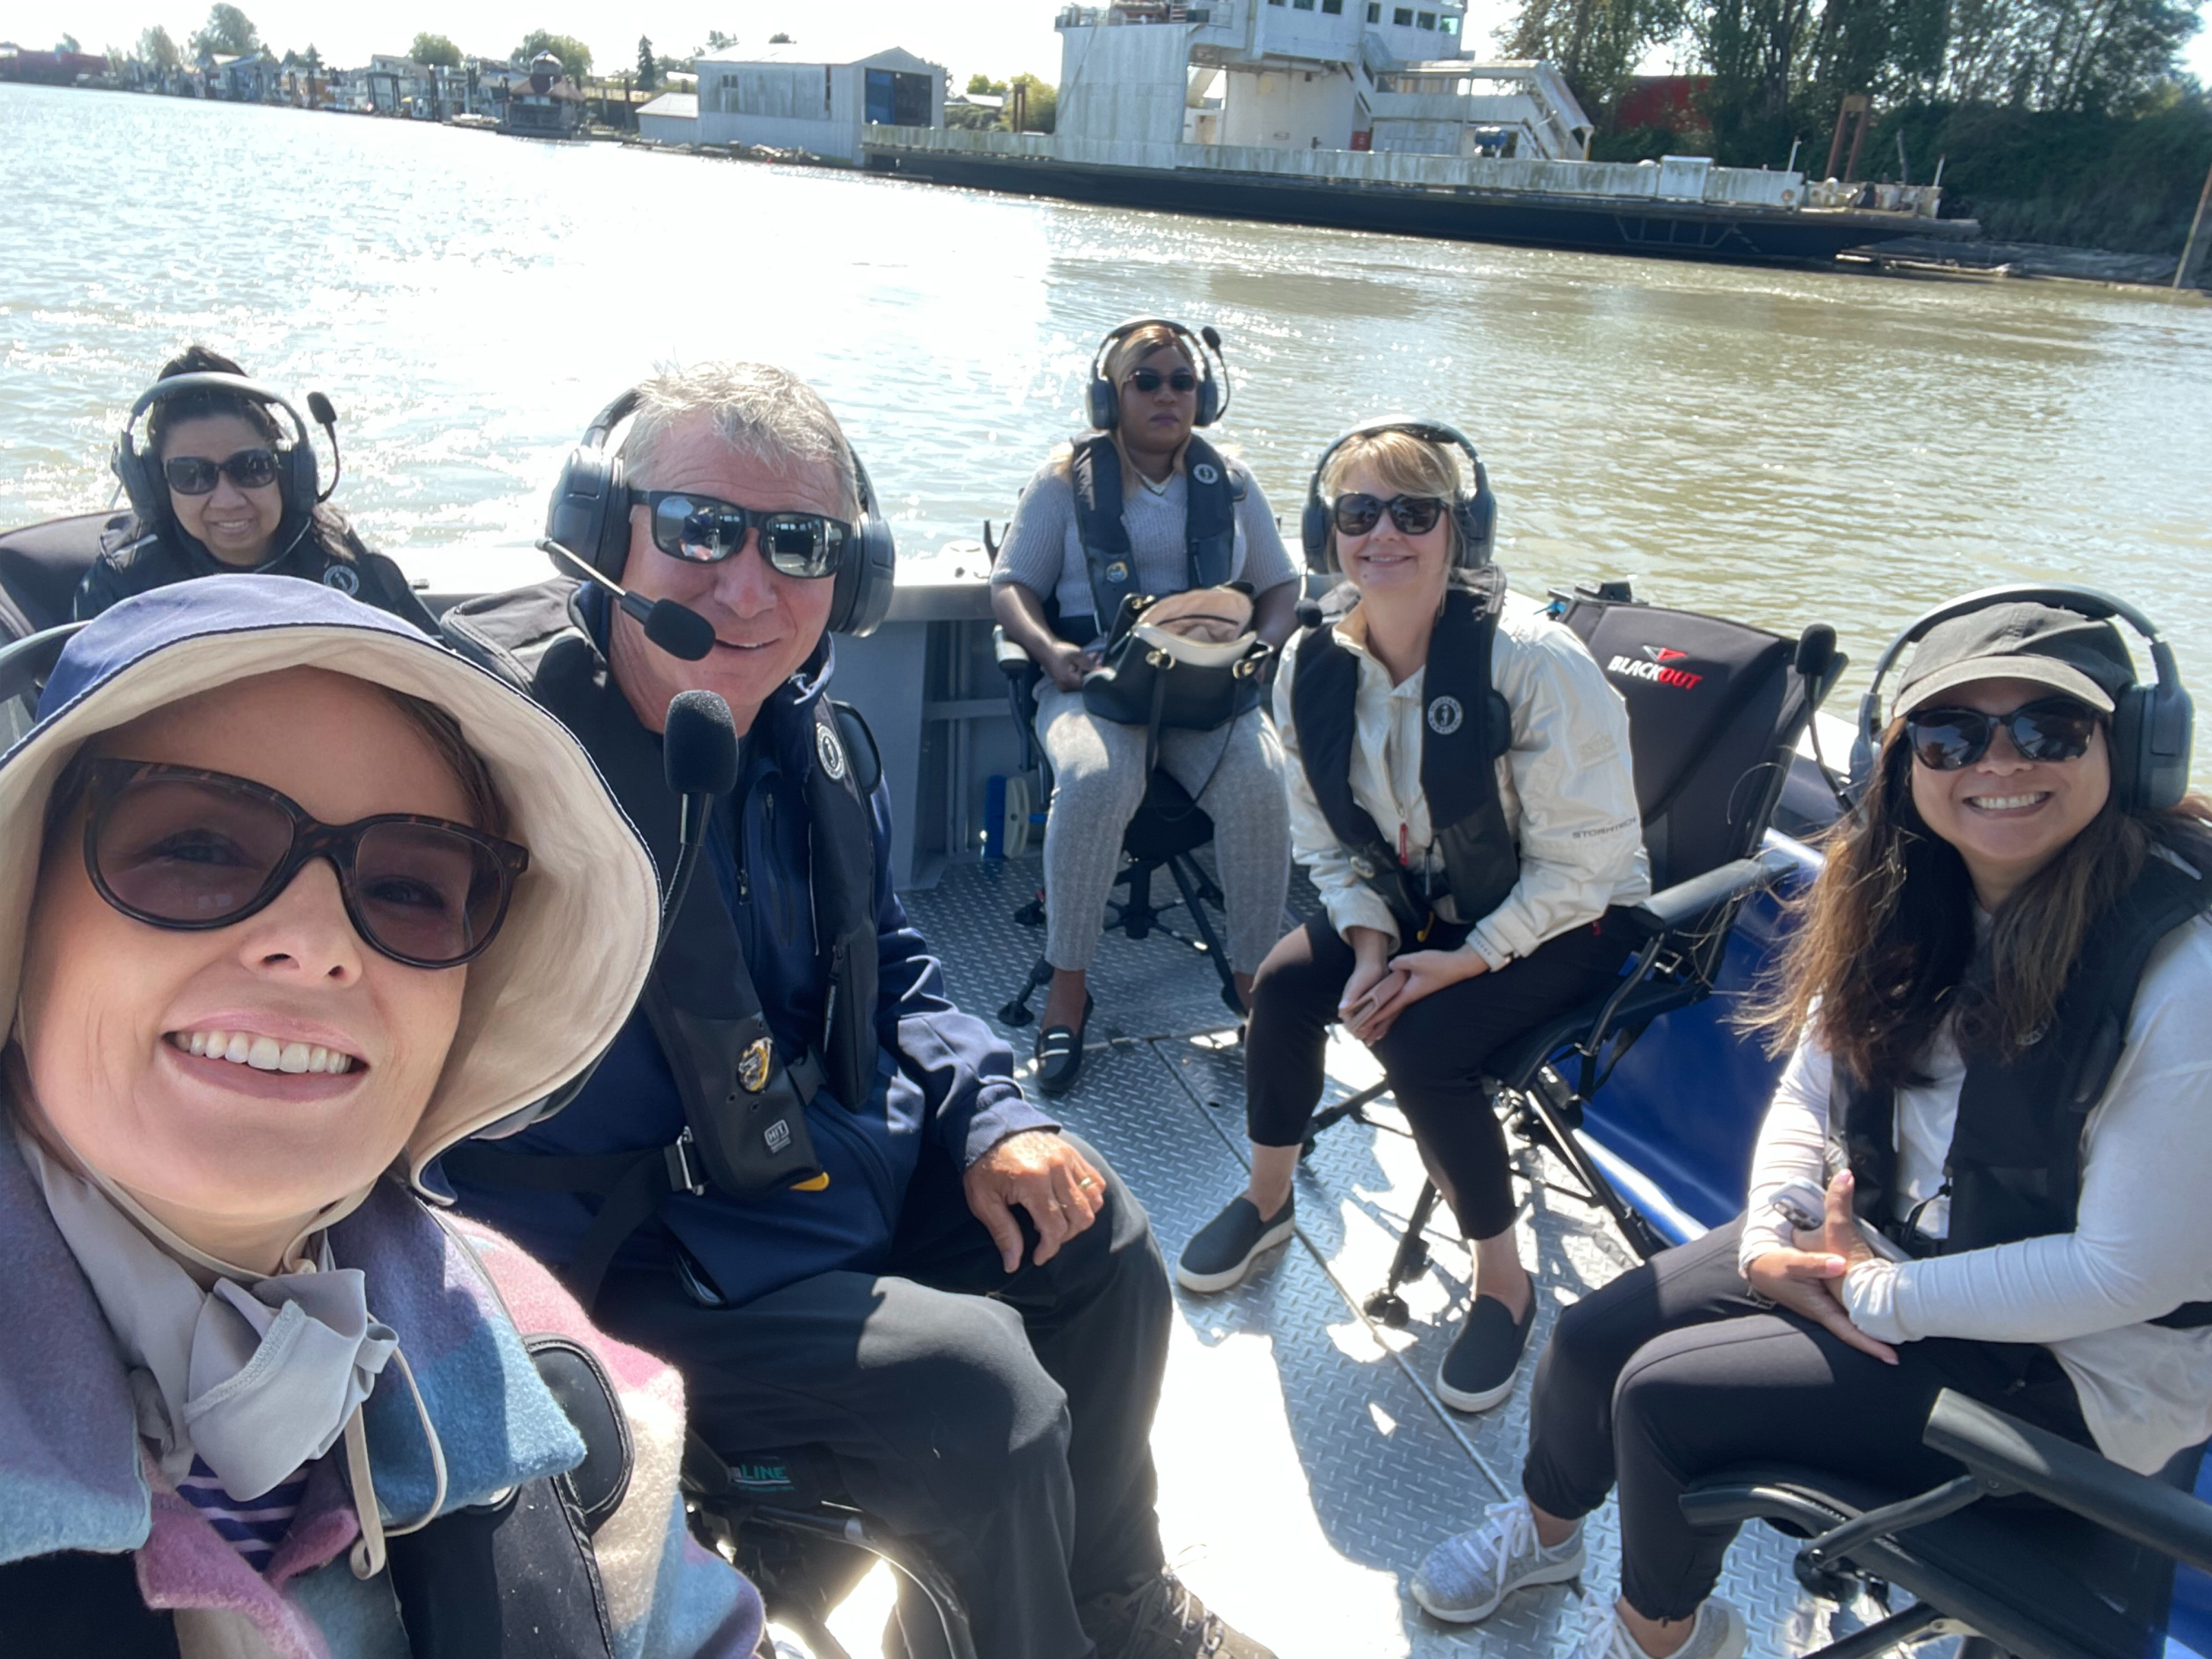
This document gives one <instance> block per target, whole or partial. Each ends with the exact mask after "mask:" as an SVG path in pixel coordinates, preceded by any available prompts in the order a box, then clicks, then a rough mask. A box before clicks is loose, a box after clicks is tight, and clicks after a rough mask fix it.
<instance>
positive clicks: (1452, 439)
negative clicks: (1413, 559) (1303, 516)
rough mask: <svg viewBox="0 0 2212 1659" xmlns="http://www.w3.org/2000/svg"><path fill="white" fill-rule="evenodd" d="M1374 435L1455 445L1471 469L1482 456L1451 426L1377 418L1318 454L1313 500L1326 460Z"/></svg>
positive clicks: (1343, 434) (1395, 417) (1409, 418)
mask: <svg viewBox="0 0 2212 1659" xmlns="http://www.w3.org/2000/svg"><path fill="white" fill-rule="evenodd" d="M1377 432H1402V433H1404V434H1405V435H1407V437H1409V438H1419V440H1420V441H1422V442H1423V443H1425V444H1436V445H1439V446H1441V445H1443V444H1453V445H1456V446H1457V447H1459V448H1460V449H1461V450H1462V451H1463V452H1465V453H1466V455H1467V459H1468V465H1469V467H1470V468H1471V469H1474V468H1480V466H1481V465H1482V457H1481V456H1480V454H1478V453H1476V452H1475V447H1474V440H1472V439H1471V438H1469V437H1468V435H1467V434H1465V433H1464V432H1462V431H1461V430H1460V429H1459V428H1457V427H1455V426H1448V425H1446V424H1445V423H1444V422H1442V421H1422V420H1416V419H1414V418H1413V416H1409V415H1378V416H1376V417H1375V418H1374V419H1373V420H1369V421H1362V422H1360V423H1359V424H1358V426H1355V427H1352V428H1347V429H1346V430H1345V431H1342V432H1340V433H1338V434H1337V435H1336V436H1335V437H1334V438H1333V439H1331V440H1330V441H1329V446H1328V448H1327V449H1324V450H1322V453H1321V459H1320V460H1318V461H1316V463H1315V464H1314V470H1313V485H1312V489H1313V491H1314V493H1315V494H1316V499H1318V492H1319V491H1320V489H1321V479H1322V474H1323V473H1324V472H1326V471H1328V463H1329V458H1330V457H1331V456H1333V455H1334V454H1335V453H1336V452H1337V451H1338V450H1340V449H1341V448H1343V447H1345V445H1346V444H1348V443H1350V442H1351V441H1352V440H1353V439H1354V438H1365V437H1370V436H1372V435H1374V434H1376V433H1377ZM1469 482H1470V483H1472V482H1473V480H1471V479H1470V480H1469ZM1460 493H1461V494H1462V495H1472V494H1473V493H1474V492H1473V490H1471V489H1466V490H1462V491H1461V492H1460Z"/></svg>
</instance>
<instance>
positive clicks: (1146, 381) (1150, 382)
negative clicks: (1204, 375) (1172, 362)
mask: <svg viewBox="0 0 2212 1659" xmlns="http://www.w3.org/2000/svg"><path fill="white" fill-rule="evenodd" d="M1129 384H1130V385H1131V386H1134V387H1135V388H1136V389H1137V390H1138V391H1139V392H1158V390H1159V389H1160V388H1161V387H1162V386H1166V387H1167V388H1168V389H1169V390H1170V391H1171V392H1195V391H1197V390H1198V376H1197V375H1195V374H1192V373H1191V372H1190V371H1189V370H1188V369H1187V368H1178V369H1173V370H1171V371H1170V372H1169V373H1168V374H1161V373H1160V372H1159V370H1158V369H1157V368H1139V369H1133V370H1131V371H1130V374H1129Z"/></svg>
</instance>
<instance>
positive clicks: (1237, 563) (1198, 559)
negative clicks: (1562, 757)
mask: <svg viewBox="0 0 2212 1659" xmlns="http://www.w3.org/2000/svg"><path fill="white" fill-rule="evenodd" d="M1198 355H1199V349H1198V347H1197V346H1196V345H1195V344H1194V343H1193V340H1192V337H1190V336H1189V335H1188V333H1186V332H1184V331H1181V330H1179V329H1178V328H1176V327H1175V326H1173V325H1170V324H1168V323H1165V322H1162V321H1150V322H1146V323H1142V324H1139V325H1124V326H1123V328H1122V329H1121V330H1117V331H1115V335H1112V336H1109V343H1108V344H1107V345H1106V346H1105V347H1104V348H1103V364H1102V366H1101V367H1100V368H1099V369H1098V371H1097V380H1096V381H1094V384H1093V386H1092V387H1091V400H1090V401H1091V418H1092V420H1093V421H1094V422H1097V424H1098V426H1099V427H1100V428H1101V429H1100V430H1098V431H1096V432H1093V433H1092V434H1091V435H1089V436H1088V437H1085V438H1083V439H1080V440H1079V441H1077V442H1076V443H1075V444H1074V445H1073V446H1072V447H1063V448H1062V449H1061V450H1060V452H1059V453H1056V454H1054V456H1053V457H1052V458H1051V459H1049V460H1048V461H1047V462H1046V463H1045V464H1044V465H1043V466H1042V468H1040V469H1039V470H1038V471H1037V474H1036V477H1034V478H1032V479H1031V480H1030V484H1029V487H1028V488H1027V489H1025V490H1024V492H1023V494H1022V499H1021V504H1020V506H1019V507H1017V508H1016V509H1015V512H1014V518H1013V522H1012V523H1011V524H1009V525H1008V526H1006V544H1005V546H1004V547H1003V548H1002V549H1001V550H1000V555H999V562H998V566H997V568H995V569H994V571H993V572H992V574H991V583H992V586H991V599H992V611H993V612H994V615H995V616H996V617H998V620H999V623H1000V626H1001V627H1002V628H1004V629H1006V637H1007V638H1008V639H1010V640H1012V641H1013V642H1014V643H1015V644H1017V645H1018V646H1020V647H1022V648H1023V649H1024V651H1026V652H1028V653H1030V656H1031V657H1032V658H1034V659H1036V662H1037V663H1038V665H1040V666H1041V667H1042V669H1043V670H1044V676H1045V683H1043V684H1040V685H1039V686H1038V688H1037V712H1036V731H1037V736H1038V738H1039V740H1040V741H1042V743H1043V744H1044V748H1045V753H1046V755H1047V756H1048V757H1049V758H1050V760H1051V762H1052V769H1053V792H1052V806H1051V811H1050V814H1049V816H1048V817H1047V819H1046V821H1045V832H1044V871H1045V877H1044V884H1045V928H1046V939H1045V960H1046V961H1047V962H1048V963H1050V964H1051V966H1052V969H1053V975H1052V981H1051V984H1050V987H1048V990H1047V992H1046V994H1045V1007H1044V1013H1043V1016H1042V1018H1041V1020H1040V1022H1039V1030H1038V1035H1037V1043H1036V1058H1037V1073H1036V1081H1037V1086H1038V1087H1039V1088H1040V1089H1041V1090H1042V1091H1043V1092H1044V1093H1046V1094H1048V1095H1057V1094H1060V1093H1063V1092H1065V1091H1066V1090H1067V1089H1069V1088H1070V1087H1072V1086H1073V1085H1074V1082H1075V1078H1076V1073H1077V1071H1078V1069H1079V1067H1080V1066H1081V1065H1082V1063H1083V1036H1084V1028H1085V1025H1086V1024H1087V1023H1088V1021H1089V1018H1090V1012H1091V996H1090V993H1089V989H1088V974H1089V970H1090V966H1091V956H1092V954H1093V952H1094V951H1096V950H1097V945H1098V934H1099V930H1100V928H1101V927H1102V926H1103V922H1104V921H1105V914H1106V899H1107V895H1108V894H1109V892H1110V891H1111V890H1113V885H1114V878H1115V875H1116V874H1118V873H1119V872H1120V870H1121V840H1122V836H1123V835H1124V834H1125V833H1126V832H1127V829H1128V827H1129V822H1130V820H1131V819H1132V818H1133V817H1136V815H1137V810H1138V808H1139V806H1141V805H1143V804H1144V798H1145V792H1146V788H1147V787H1149V784H1150V781H1151V780H1150V779H1149V778H1147V777H1146V775H1145V754H1146V728H1145V727H1144V726H1140V725H1131V724H1127V723H1124V722H1121V721H1116V720H1102V719H1100V718H1098V717H1097V715H1094V714H1091V711H1090V710H1089V709H1088V708H1086V707H1085V703H1084V696H1083V681H1084V676H1085V675H1086V674H1087V673H1089V672H1090V671H1091V670H1092V669H1094V668H1096V667H1097V666H1098V665H1099V653H1098V652H1097V649H1096V648H1095V644H1096V642H1097V641H1100V640H1101V638H1102V636H1103V635H1104V634H1105V633H1106V631H1107V630H1108V629H1110V628H1111V627H1112V626H1113V623H1114V617H1112V616H1111V615H1107V616H1099V615H1097V614H1096V612H1097V611H1098V609H1099V606H1100V604H1101V598H1100V595H1101V594H1102V593H1110V587H1109V586H1102V585H1101V574H1102V573H1110V578H1109V580H1118V581H1120V582H1121V584H1122V585H1123V586H1127V587H1128V588H1129V589H1131V590H1132V591H1133V592H1136V593H1139V594H1150V595H1154V596H1161V595H1165V594H1170V593H1180V592H1186V591H1188V590H1189V589H1191V588H1192V587H1194V586H1214V585H1217V584H1219V583H1224V582H1231V581H1241V582H1243V583H1245V584H1247V585H1248V586H1249V587H1250V588H1251V590H1252V592H1253V593H1254V595H1255V599H1256V606H1255V612H1254V616H1253V623H1252V625H1253V629H1254V631H1255V632H1256V633H1257V634H1258V635H1259V636H1260V638H1261V639H1262V640H1263V641H1266V642H1267V645H1268V646H1269V647H1273V648H1276V649H1279V648H1280V647H1281V646H1282V643H1283V641H1285V640H1286V639H1288V638H1289V637H1290V635H1291V629H1293V628H1294V627H1295V626H1296V625H1297V599H1298V583H1297V574H1296V573H1295V572H1294V571H1293V570H1292V569H1291V561H1290V556H1289V555H1288V554H1287V553H1285V551H1284V550H1283V538H1282V537H1281V536H1280V535H1279V533H1277V532H1276V529H1275V520H1274V515H1273V513H1271V512H1270V511H1269V510H1268V507H1267V498H1266V497H1265V496H1263V495H1261V493H1260V486H1259V484H1258V483H1256V482H1255V480H1254V479H1253V477H1252V475H1251V473H1250V471H1249V470H1248V469H1246V468H1245V467H1244V465H1243V464H1242V463H1240V462H1237V461H1233V460H1229V459H1225V458H1223V457H1221V456H1219V455H1218V454H1216V453H1214V452H1213V450H1212V448H1211V447H1210V446H1206V445H1205V444H1204V442H1203V441H1202V440H1200V439H1199V438H1197V437H1196V436H1195V435H1194V430H1193V428H1194V427H1196V426H1198V425H1200V424H1201V420H1200V409H1201V404H1203V405H1204V409H1205V416H1206V419H1207V420H1211V418H1212V416H1213V414H1214V413H1215V412H1217V410H1218V407H1219V397H1220V391H1221V386H1222V385H1223V384H1225V382H1222V381H1217V380H1213V379H1212V378H1210V371H1209V369H1208V368H1207V366H1206V364H1204V363H1202V362H1199V361H1198V360H1197V359H1198ZM1079 472H1080V473H1081V474H1082V475H1083V476H1084V477H1085V479H1089V480H1100V481H1103V480H1106V479H1109V478H1110V479H1112V480H1114V481H1115V483H1117V484H1118V488H1116V489H1111V490H1110V491H1109V489H1107V488H1106V487H1105V486H1104V484H1103V483H1101V484H1100V486H1099V489H1098V499H1099V506H1100V509H1101V512H1102V515H1103V516H1107V517H1112V516H1113V515H1115V514H1118V524H1117V525H1115V524H1107V525H1098V524H1093V525H1092V526H1091V536H1090V538H1089V539H1090V540H1091V541H1092V543H1093V544H1094V545H1093V547H1092V548H1091V550H1086V549H1085V540H1086V537H1085V510H1084V508H1083V507H1082V504H1081V501H1079V497H1080V496H1081V495H1083V491H1082V489H1080V488H1079V482H1078V474H1079ZM1109 496H1110V499H1109ZM1207 524H1212V525H1213V526H1218V529H1217V530H1216V531H1215V532H1214V533H1213V534H1212V537H1211V538H1208V537H1207V535H1206V532H1205V530H1204V528H1203V526H1206V525H1207ZM1117 532H1118V533H1117ZM1102 535H1103V538H1104V539H1105V540H1107V541H1110V542H1118V544H1119V545H1118V548H1117V549H1116V550H1115V551H1113V552H1110V553H1109V552H1106V551H1104V550H1103V549H1101V548H1100V547H1099V546H1098V545H1097V544H1098V543H1099V541H1100V539H1101V538H1102ZM1209 539H1210V540H1211V542H1212V544H1213V545H1212V549H1211V550H1210V551H1209V550H1208V549H1207V548H1206V545H1205V544H1206V542H1207V541H1208V540H1209ZM1224 542H1225V543H1226V546H1225V549H1224V548H1223V547H1222V545H1221V544H1223V543H1224ZM1223 550H1225V551H1226V554H1227V556H1226V557H1225V558H1223V557H1220V556H1219V554H1220V553H1221V551H1223ZM1209 558H1211V559H1212V560H1213V561H1214V562H1215V563H1216V568H1215V569H1214V570H1213V571H1212V572H1211V573H1209V574H1202V575H1200V578H1199V580H1194V573H1198V572H1201V571H1203V570H1204V568H1205V566H1206V562H1207V561H1208V559H1209ZM1123 561H1126V564H1124V563H1123ZM1094 567H1096V568H1094ZM1132 573H1133V574H1132ZM1104 602H1105V603H1107V604H1109V605H1114V606H1115V608H1118V604H1119V602H1118V601H1117V600H1115V599H1111V598H1110V597H1109V598H1108V599H1105V601H1104ZM1159 764H1160V766H1161V767H1162V768H1163V769H1164V770H1165V771H1166V772H1167V773H1168V774H1169V775H1170V776H1172V777H1173V778H1174V779H1175V780H1176V782H1178V783H1180V784H1181V785H1182V787H1184V788H1185V789H1186V790H1188V792H1189V793H1190V794H1191V796H1192V798H1193V799H1194V800H1195V801H1196V802H1197V804H1198V806H1199V808H1200V810H1201V811H1205V812H1206V814H1207V815H1208V816H1209V817H1212V820H1213V825H1214V841H1213V846H1214V856H1215V859H1216V860H1217V862H1218V866H1219V869H1220V873H1221V887H1222V892H1223V896H1224V898H1225V908H1226V909H1227V912H1228V921H1229V938H1228V947H1229V964H1230V967H1231V969H1232V970H1233V971H1234V973H1235V975H1236V980H1237V987H1238V990H1239V992H1240V993H1241V994H1243V995H1244V996H1245V997H1246V998H1247V1000H1248V1001H1249V995H1250V985H1251V979H1252V974H1253V972H1254V970H1255V969H1257V968H1258V967H1259V965H1260V960H1261V957H1264V956H1266V955H1267V947H1268V946H1269V945H1270V944H1272V943H1273V935H1274V932H1275V929H1276V928H1277V927H1280V926H1281V925H1282V915H1283V902H1284V899H1285V896H1286V895H1287V893H1288V891H1289V887H1290V871H1291V858H1290V839H1289V836H1288V834H1287V831H1286V829H1285V823H1284V816H1283V756H1282V750H1281V747H1280V745H1279V744H1277V742H1276V741H1275V736H1274V733H1273V731H1272V730H1270V729H1269V727H1268V725H1267V717H1266V715H1265V714H1264V712H1263V711H1261V709H1259V708H1254V709H1252V710H1251V711H1249V713H1247V714H1243V715H1241V716H1239V717H1238V718H1237V719H1236V720H1232V721H1231V722H1230V724H1229V725H1227V726H1225V727H1222V728H1219V729H1217V730H1214V731H1210V732H1206V731H1187V730H1164V731H1162V732H1160V734H1159Z"/></svg>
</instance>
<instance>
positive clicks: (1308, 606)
mask: <svg viewBox="0 0 2212 1659" xmlns="http://www.w3.org/2000/svg"><path fill="white" fill-rule="evenodd" d="M1297 619H1298V626H1299V627H1301V628H1319V627H1320V626H1321V601H1320V600H1319V599H1300V600H1299V601H1298V603H1297Z"/></svg>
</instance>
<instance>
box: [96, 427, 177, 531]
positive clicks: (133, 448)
mask: <svg viewBox="0 0 2212 1659" xmlns="http://www.w3.org/2000/svg"><path fill="white" fill-rule="evenodd" d="M110 465H111V466H112V468H113V469H114V472H115V477H116V479H117V481H118V483H121V484H122V486H123V495H124V499H125V500H126V501H129V502H130V503H131V512H133V513H136V514H137V517H138V524H139V526H140V528H142V529H145V530H153V529H156V528H158V527H160V526H163V525H166V524H167V523H168V521H169V491H168V489H167V486H166V485H165V484H163V483H161V480H160V479H159V478H158V477H155V473H154V467H153V464H152V461H151V459H150V458H149V457H148V456H147V455H146V454H145V453H143V452H142V451H141V450H140V449H139V447H138V446H137V444H136V443H135V442H133V441H131V434H130V433H129V432H127V431H126V432H125V433H124V435H122V436H121V437H119V438H118V439H117V440H116V441H115V455H114V458H113V459H112V461H111V462H110Z"/></svg>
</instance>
